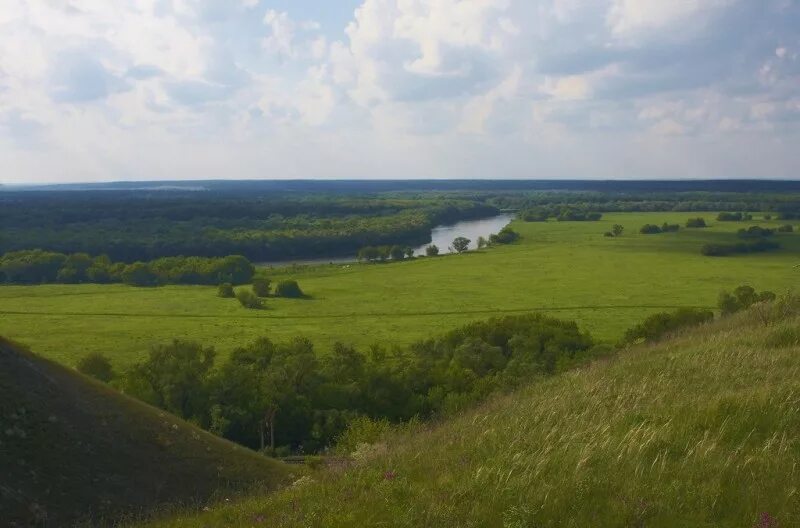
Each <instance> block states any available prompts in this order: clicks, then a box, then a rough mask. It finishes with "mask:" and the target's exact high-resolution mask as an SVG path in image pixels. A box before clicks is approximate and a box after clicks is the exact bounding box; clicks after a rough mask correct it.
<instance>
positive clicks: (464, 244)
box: [453, 237, 472, 253]
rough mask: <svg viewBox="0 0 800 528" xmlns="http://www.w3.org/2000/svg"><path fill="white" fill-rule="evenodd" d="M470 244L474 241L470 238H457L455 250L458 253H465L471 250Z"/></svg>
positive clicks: (454, 242) (454, 244)
mask: <svg viewBox="0 0 800 528" xmlns="http://www.w3.org/2000/svg"><path fill="white" fill-rule="evenodd" d="M470 242H472V241H471V240H470V239H468V238H465V237H456V238H455V239H454V240H453V249H455V250H456V251H457V252H458V253H463V252H465V251H466V250H468V249H469V244H470Z"/></svg>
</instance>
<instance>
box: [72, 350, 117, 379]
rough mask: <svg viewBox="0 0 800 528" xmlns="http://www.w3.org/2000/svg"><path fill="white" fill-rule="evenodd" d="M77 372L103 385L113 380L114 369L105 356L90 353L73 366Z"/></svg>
mask: <svg viewBox="0 0 800 528" xmlns="http://www.w3.org/2000/svg"><path fill="white" fill-rule="evenodd" d="M75 368H76V369H78V372H80V373H81V374H84V375H86V376H89V377H91V378H94V379H96V380H100V381H102V382H103V383H108V382H109V381H111V380H112V379H114V368H113V367H112V366H111V362H110V361H109V360H108V358H107V357H106V356H104V355H103V354H101V353H99V352H92V353H90V354H88V355H86V356H84V357H83V358H81V359H80V361H78V364H77V365H76V366H75Z"/></svg>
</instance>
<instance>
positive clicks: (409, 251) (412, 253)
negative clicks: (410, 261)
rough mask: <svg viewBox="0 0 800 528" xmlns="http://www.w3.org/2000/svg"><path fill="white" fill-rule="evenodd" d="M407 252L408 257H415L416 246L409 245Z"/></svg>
mask: <svg viewBox="0 0 800 528" xmlns="http://www.w3.org/2000/svg"><path fill="white" fill-rule="evenodd" d="M405 253H406V258H413V257H414V248H412V247H407V248H406V249H405Z"/></svg>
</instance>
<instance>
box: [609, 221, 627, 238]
mask: <svg viewBox="0 0 800 528" xmlns="http://www.w3.org/2000/svg"><path fill="white" fill-rule="evenodd" d="M623 231H625V228H624V227H623V226H621V225H619V224H614V227H612V228H611V232H612V233H614V236H615V237H618V236H620V235H622V232H623Z"/></svg>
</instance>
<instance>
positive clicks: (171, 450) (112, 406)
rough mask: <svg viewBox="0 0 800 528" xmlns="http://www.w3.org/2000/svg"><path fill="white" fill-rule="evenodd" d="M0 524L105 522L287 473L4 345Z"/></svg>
mask: <svg viewBox="0 0 800 528" xmlns="http://www.w3.org/2000/svg"><path fill="white" fill-rule="evenodd" d="M0 468H2V471H0V525H3V526H53V527H63V526H70V525H72V524H74V523H76V522H78V521H82V522H86V521H88V523H89V524H91V525H104V524H110V523H111V522H112V520H113V519H115V518H118V517H119V516H123V515H139V514H144V513H148V512H151V511H153V510H160V509H163V508H165V507H166V505H167V504H175V503H183V504H188V503H198V502H200V501H205V500H208V499H209V498H211V497H212V495H214V494H215V493H216V492H219V491H230V490H233V489H237V488H243V487H245V486H246V487H247V488H248V489H253V487H255V488H263V489H274V488H276V487H278V486H281V485H283V484H285V483H286V482H287V481H289V479H290V475H289V473H290V471H291V468H288V467H286V466H284V465H283V464H280V463H278V462H275V461H272V460H269V459H267V458H265V457H262V456H260V455H257V454H256V453H253V452H251V451H248V450H246V449H244V448H242V447H239V446H236V445H235V444H232V443H229V442H226V441H224V440H221V439H219V438H216V437H214V436H213V435H210V434H208V433H205V432H203V431H201V430H199V429H197V428H196V427H194V426H192V425H190V424H188V423H186V422H183V421H181V420H179V419H177V418H175V417H174V416H171V415H169V414H167V413H164V412H162V411H159V410H157V409H154V408H152V407H149V406H147V405H144V404H142V403H140V402H137V401H134V400H132V399H130V398H128V397H126V396H124V395H121V394H119V393H117V392H116V391H114V390H111V389H109V388H108V387H106V386H104V385H102V384H99V383H96V382H94V381H93V380H90V379H88V378H85V377H84V376H82V375H80V374H78V373H76V372H73V371H70V370H69V369H66V368H64V367H62V366H60V365H57V364H55V363H52V362H50V361H47V360H44V359H42V358H39V357H37V356H35V355H33V354H32V353H30V352H28V351H27V350H25V349H23V348H22V347H20V346H18V345H16V344H13V343H11V342H9V341H6V340H4V339H2V338H0Z"/></svg>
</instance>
